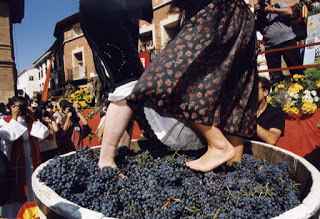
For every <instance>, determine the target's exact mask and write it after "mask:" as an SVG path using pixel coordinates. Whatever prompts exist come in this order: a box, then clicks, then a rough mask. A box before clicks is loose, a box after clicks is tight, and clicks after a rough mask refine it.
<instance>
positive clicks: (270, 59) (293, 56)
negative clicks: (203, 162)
mask: <svg viewBox="0 0 320 219" xmlns="http://www.w3.org/2000/svg"><path fill="white" fill-rule="evenodd" d="M254 12H255V14H256V15H257V16H256V18H257V20H256V25H257V30H258V31H260V33H261V34H262V35H263V40H264V42H265V49H266V51H269V50H273V49H278V48H284V47H290V46H296V45H297V41H296V35H295V34H294V32H293V30H292V27H291V21H292V18H291V15H292V10H291V8H290V7H289V6H288V5H286V4H285V3H283V2H277V3H276V4H274V5H272V4H271V1H270V0H266V1H264V0H258V4H255V5H254ZM281 56H283V58H284V60H285V62H286V64H287V66H288V67H291V66H299V65H302V59H301V56H300V53H299V49H289V50H284V51H277V52H270V53H266V59H267V63H268V68H269V69H273V68H281ZM290 74H291V75H294V74H303V71H302V70H300V69H297V70H291V71H290ZM270 78H271V83H272V84H273V85H275V84H276V83H279V82H280V81H282V80H283V79H284V75H283V74H282V71H273V72H270Z"/></svg>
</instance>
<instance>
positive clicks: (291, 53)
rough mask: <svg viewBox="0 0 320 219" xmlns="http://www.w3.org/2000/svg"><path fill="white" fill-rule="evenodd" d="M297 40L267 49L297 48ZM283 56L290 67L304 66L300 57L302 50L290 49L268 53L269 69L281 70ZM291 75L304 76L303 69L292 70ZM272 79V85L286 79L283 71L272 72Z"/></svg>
mask: <svg viewBox="0 0 320 219" xmlns="http://www.w3.org/2000/svg"><path fill="white" fill-rule="evenodd" d="M296 45H297V41H296V40H289V41H286V42H284V43H281V44H279V45H276V46H273V47H269V48H266V51H268V50H272V49H278V48H284V47H289V46H296ZM281 56H283V59H284V61H285V62H286V64H287V66H288V67H291V66H299V65H302V57H301V55H300V49H289V50H284V51H278V52H271V53H266V59H267V64H268V69H273V68H281ZM290 74H291V75H295V74H304V73H303V69H296V70H290ZM270 79H271V82H272V83H277V82H280V81H282V80H283V79H284V76H283V74H282V71H274V72H270Z"/></svg>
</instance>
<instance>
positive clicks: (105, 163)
mask: <svg viewBox="0 0 320 219" xmlns="http://www.w3.org/2000/svg"><path fill="white" fill-rule="evenodd" d="M98 166H99V168H100V170H102V169H103V168H104V167H112V168H116V167H117V164H116V163H115V162H114V160H111V161H101V159H100V160H99V162H98Z"/></svg>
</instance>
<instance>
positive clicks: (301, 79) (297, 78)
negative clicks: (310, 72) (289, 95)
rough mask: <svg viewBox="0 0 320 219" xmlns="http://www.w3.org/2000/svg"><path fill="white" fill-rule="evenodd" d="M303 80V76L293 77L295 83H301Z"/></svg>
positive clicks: (296, 75)
mask: <svg viewBox="0 0 320 219" xmlns="http://www.w3.org/2000/svg"><path fill="white" fill-rule="evenodd" d="M304 78H305V76H304V75H299V74H295V75H293V80H294V81H296V82H299V81H303V80H304Z"/></svg>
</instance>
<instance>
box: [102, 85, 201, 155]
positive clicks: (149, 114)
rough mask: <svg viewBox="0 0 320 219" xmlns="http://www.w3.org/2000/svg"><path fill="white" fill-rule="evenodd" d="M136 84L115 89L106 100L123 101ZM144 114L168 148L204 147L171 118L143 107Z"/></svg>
mask: <svg viewBox="0 0 320 219" xmlns="http://www.w3.org/2000/svg"><path fill="white" fill-rule="evenodd" d="M136 83H137V81H132V82H129V83H127V84H124V85H122V86H120V87H117V88H116V89H115V91H114V92H113V93H109V97H108V100H109V101H120V100H123V99H124V98H126V97H127V96H129V95H130V94H131V92H132V89H133V87H134V86H135V84H136ZM144 113H145V114H146V118H147V120H148V122H149V124H150V126H151V128H152V130H153V131H154V133H155V134H156V136H157V137H158V139H159V140H160V141H161V142H162V143H163V144H165V145H167V146H169V147H170V148H172V149H178V148H180V149H182V150H195V149H199V148H202V147H204V145H203V144H202V142H201V140H200V139H199V137H198V136H197V134H196V133H195V132H194V131H193V130H192V129H190V128H189V127H187V126H186V125H185V124H184V123H182V122H180V121H178V120H176V119H174V118H171V117H164V116H161V115H159V114H158V113H157V112H156V111H155V110H153V109H151V108H148V107H144ZM137 122H138V123H139V121H137Z"/></svg>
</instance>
